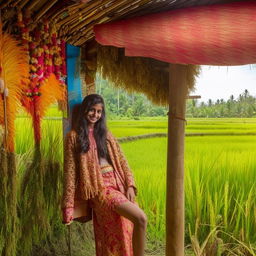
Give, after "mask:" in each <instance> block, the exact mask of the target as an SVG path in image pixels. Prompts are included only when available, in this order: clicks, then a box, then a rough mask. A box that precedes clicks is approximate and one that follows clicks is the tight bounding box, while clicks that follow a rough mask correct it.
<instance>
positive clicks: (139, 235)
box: [115, 202, 147, 256]
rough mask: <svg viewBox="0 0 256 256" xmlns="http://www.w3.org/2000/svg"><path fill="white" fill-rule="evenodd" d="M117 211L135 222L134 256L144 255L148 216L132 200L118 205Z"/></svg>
mask: <svg viewBox="0 0 256 256" xmlns="http://www.w3.org/2000/svg"><path fill="white" fill-rule="evenodd" d="M115 211H116V212H117V213H118V214H120V215H121V216H123V217H125V218H127V219H129V220H130V221H131V222H133V224H134V229H133V237H132V243H133V253H134V256H143V255H144V248H145V237H146V227H147V216H146V215H145V213H144V212H143V211H142V210H141V209H140V208H139V207H138V206H137V205H136V204H134V203H132V202H125V203H123V204H120V205H118V206H116V207H115Z"/></svg>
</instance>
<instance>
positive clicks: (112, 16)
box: [0, 0, 236, 46]
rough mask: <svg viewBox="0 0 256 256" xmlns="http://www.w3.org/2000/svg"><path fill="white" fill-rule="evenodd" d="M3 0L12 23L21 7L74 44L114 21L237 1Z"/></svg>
mask: <svg viewBox="0 0 256 256" xmlns="http://www.w3.org/2000/svg"><path fill="white" fill-rule="evenodd" d="M84 1H85V2H86V3H79V2H80V1H79V0H0V9H1V13H2V19H3V21H4V22H5V23H9V24H10V26H11V25H12V19H13V17H14V16H15V13H16V12H17V11H18V10H21V11H23V12H26V13H30V15H31V17H32V20H33V21H34V22H35V21H42V20H44V19H48V20H50V21H52V22H55V23H56V25H57V27H58V30H59V31H60V32H61V34H62V35H63V36H64V37H65V38H66V39H67V42H68V43H70V44H73V45H78V46H81V45H84V44H85V43H86V42H88V41H90V40H92V39H93V37H94V34H93V26H94V25H95V24H99V23H106V22H110V21H113V20H118V19H124V18H128V17H133V16H141V15H145V14H148V13H154V12H161V11H166V10H171V9H177V8H185V7H190V6H196V5H209V4H214V3H226V2H234V1H236V0H84Z"/></svg>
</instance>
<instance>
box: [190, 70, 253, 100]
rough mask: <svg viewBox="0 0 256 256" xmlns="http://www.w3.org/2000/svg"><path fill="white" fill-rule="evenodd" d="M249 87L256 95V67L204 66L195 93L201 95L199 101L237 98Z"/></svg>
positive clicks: (250, 91) (251, 92)
mask: <svg viewBox="0 0 256 256" xmlns="http://www.w3.org/2000/svg"><path fill="white" fill-rule="evenodd" d="M245 89H247V90H248V91H249V93H250V94H251V95H253V96H256V67H255V66H252V65H245V66H230V67H223V66H221V67H217V66H202V72H201V75H200V77H198V78H197V83H196V90H195V92H194V93H193V95H200V96H201V99H200V100H199V101H204V102H207V101H208V99H212V100H213V101H216V100H217V99H224V100H227V99H229V97H230V95H232V94H233V95H234V97H235V98H237V97H238V96H239V94H241V93H243V92H244V90H245Z"/></svg>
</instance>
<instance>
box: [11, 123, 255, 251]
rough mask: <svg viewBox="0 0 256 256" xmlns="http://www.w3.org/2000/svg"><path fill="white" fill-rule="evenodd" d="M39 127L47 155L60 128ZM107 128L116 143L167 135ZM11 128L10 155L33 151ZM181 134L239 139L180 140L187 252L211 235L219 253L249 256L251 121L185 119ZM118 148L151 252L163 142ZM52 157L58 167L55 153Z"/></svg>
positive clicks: (161, 188) (160, 217) (161, 220)
mask: <svg viewBox="0 0 256 256" xmlns="http://www.w3.org/2000/svg"><path fill="white" fill-rule="evenodd" d="M42 126H43V143H42V144H43V148H44V151H47V150H50V148H51V143H52V141H54V140H53V138H55V137H61V136H62V124H61V122H60V121H58V120H44V121H43V124H42ZM108 126H109V129H110V130H111V131H112V133H113V134H114V135H115V136H117V137H126V136H134V135H141V134H148V133H159V132H163V133H166V132H167V120H166V119H162V120H136V121H135V120H118V121H113V120H110V121H109V122H108ZM16 127H17V136H16V151H17V153H18V154H20V155H22V154H24V153H26V152H28V151H29V149H31V147H33V135H32V134H33V133H32V129H31V125H30V124H29V122H28V120H27V119H24V118H19V119H17V121H16ZM186 133H215V134H220V133H230V134H234V133H236V134H241V135H244V136H236V135H233V136H217V135H216V136H203V137H193V136H192V137H186V150H185V171H186V175H185V199H186V208H185V209H186V214H185V215H186V217H185V218H186V230H185V231H186V235H185V239H186V245H187V246H189V247H190V249H192V248H194V247H195V246H199V245H200V244H203V242H204V241H206V240H207V239H209V237H208V236H209V234H211V236H210V239H209V241H211V242H212V243H214V241H218V243H220V244H222V245H223V248H224V249H223V251H225V250H230V246H227V245H232V244H239V245H242V247H243V250H244V251H242V252H241V250H240V249H239V250H240V252H241V254H239V253H240V252H239V253H238V252H237V253H236V254H233V255H255V253H256V252H255V251H256V250H255V246H256V233H255V230H256V197H255V195H256V157H255V156H256V147H255V143H256V136H249V135H246V134H247V133H256V119H190V120H188V123H187V126H186ZM121 146H122V148H123V150H124V152H125V155H126V156H127V159H128V161H129V164H130V166H131V168H132V170H133V172H134V176H135V179H136V183H137V187H138V191H139V193H138V203H139V204H140V206H141V207H142V208H143V209H144V210H145V212H146V213H147V215H148V219H149V221H148V222H149V225H148V241H149V245H148V246H149V247H150V248H151V249H152V250H153V249H154V248H157V247H161V246H163V244H164V239H165V238H164V237H165V234H164V233H165V177H166V174H165V173H166V149H167V139H166V138H151V139H143V140H138V141H133V142H126V143H122V145H121ZM56 154H57V155H58V158H59V159H60V161H62V148H61V147H60V149H59V151H58V152H56ZM20 159H22V158H20ZM19 162H20V164H21V161H19ZM23 168H24V167H23ZM220 241H221V242H220ZM250 250H251V251H250ZM193 251H195V249H193ZM249 251H250V253H251V254H250V253H249ZM252 252H253V253H254V254H253V253H252ZM195 255H199V254H195ZM213 255H217V254H213ZM220 255H221V254H220ZM230 255H232V254H230Z"/></svg>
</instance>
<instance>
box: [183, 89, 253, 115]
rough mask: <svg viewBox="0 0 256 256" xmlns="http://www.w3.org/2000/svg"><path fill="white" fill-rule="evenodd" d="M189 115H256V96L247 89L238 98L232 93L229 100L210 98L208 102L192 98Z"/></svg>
mask: <svg viewBox="0 0 256 256" xmlns="http://www.w3.org/2000/svg"><path fill="white" fill-rule="evenodd" d="M187 116H189V117H256V98H255V97H253V96H252V95H250V93H249V91H248V90H247V89H245V90H244V92H243V93H241V94H240V95H239V96H238V97H237V98H235V97H234V95H231V96H230V97H229V99H228V100H226V101H225V100H224V99H217V100H216V101H215V102H214V101H213V100H211V99H209V100H208V101H207V102H206V103H205V102H199V101H198V100H190V101H188V103H187Z"/></svg>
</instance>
